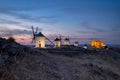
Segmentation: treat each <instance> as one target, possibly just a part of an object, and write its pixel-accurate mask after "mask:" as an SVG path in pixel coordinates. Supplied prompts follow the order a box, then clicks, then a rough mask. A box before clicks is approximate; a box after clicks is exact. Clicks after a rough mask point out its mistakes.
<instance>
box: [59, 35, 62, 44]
mask: <svg viewBox="0 0 120 80" xmlns="http://www.w3.org/2000/svg"><path fill="white" fill-rule="evenodd" d="M59 39H60V42H61V44H62V37H61V35H60V34H59Z"/></svg>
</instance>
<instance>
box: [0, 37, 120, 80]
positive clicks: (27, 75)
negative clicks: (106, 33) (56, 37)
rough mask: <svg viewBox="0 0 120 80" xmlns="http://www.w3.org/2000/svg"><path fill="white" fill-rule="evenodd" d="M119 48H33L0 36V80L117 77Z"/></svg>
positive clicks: (103, 79) (119, 74) (119, 76)
mask: <svg viewBox="0 0 120 80" xmlns="http://www.w3.org/2000/svg"><path fill="white" fill-rule="evenodd" d="M119 51H120V49H119V48H115V49H114V48H113V49H112V50H96V51H95V50H85V49H82V48H78V47H64V48H54V49H35V48H30V47H26V46H23V45H20V44H18V43H16V42H15V41H14V40H13V39H8V40H6V39H3V38H0V80H120V52H119Z"/></svg>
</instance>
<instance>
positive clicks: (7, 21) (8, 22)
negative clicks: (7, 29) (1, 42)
mask: <svg viewBox="0 0 120 80" xmlns="http://www.w3.org/2000/svg"><path fill="white" fill-rule="evenodd" d="M0 24H15V25H20V24H21V23H20V22H17V21H12V20H6V19H0Z"/></svg>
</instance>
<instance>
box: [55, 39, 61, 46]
mask: <svg viewBox="0 0 120 80" xmlns="http://www.w3.org/2000/svg"><path fill="white" fill-rule="evenodd" d="M54 43H55V47H60V46H61V40H60V39H59V38H56V39H55V40H54Z"/></svg>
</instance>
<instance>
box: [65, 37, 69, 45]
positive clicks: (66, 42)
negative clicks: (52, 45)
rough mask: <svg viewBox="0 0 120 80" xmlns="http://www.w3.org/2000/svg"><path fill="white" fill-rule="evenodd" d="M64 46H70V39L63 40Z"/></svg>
mask: <svg viewBox="0 0 120 80" xmlns="http://www.w3.org/2000/svg"><path fill="white" fill-rule="evenodd" d="M64 45H66V46H68V45H70V39H69V38H65V39H64Z"/></svg>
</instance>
